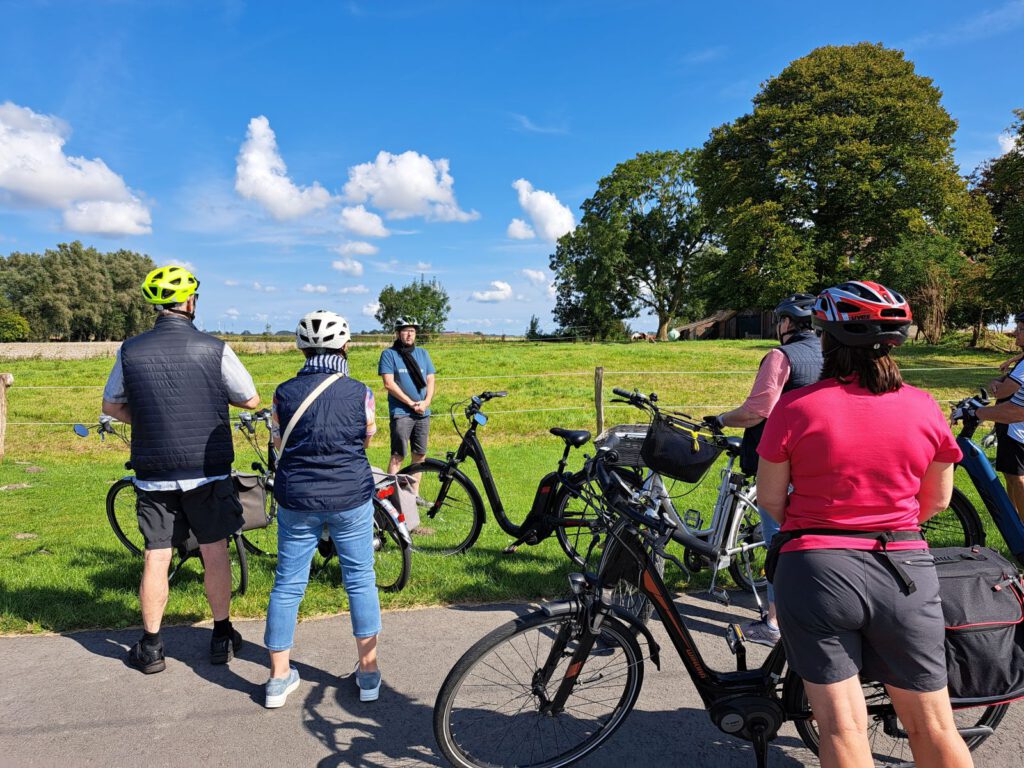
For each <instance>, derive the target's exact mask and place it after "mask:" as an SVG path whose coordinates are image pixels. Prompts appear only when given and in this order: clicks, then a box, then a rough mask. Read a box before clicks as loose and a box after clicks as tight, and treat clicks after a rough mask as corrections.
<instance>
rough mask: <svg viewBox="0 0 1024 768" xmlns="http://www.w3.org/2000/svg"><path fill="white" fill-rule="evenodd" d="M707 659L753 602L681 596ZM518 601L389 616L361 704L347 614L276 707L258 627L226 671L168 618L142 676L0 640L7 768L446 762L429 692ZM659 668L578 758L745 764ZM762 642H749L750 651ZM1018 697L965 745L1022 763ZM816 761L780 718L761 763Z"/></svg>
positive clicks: (299, 652)
mask: <svg viewBox="0 0 1024 768" xmlns="http://www.w3.org/2000/svg"><path fill="white" fill-rule="evenodd" d="M681 603H683V604H684V605H683V608H684V610H685V611H686V612H687V613H688V614H689V615H690V616H691V617H692V621H691V627H692V628H693V629H694V630H696V633H697V638H698V644H699V646H700V648H701V650H702V652H703V653H704V654H705V655H706V657H707V659H708V661H709V662H710V663H711V664H712V665H713V666H715V667H717V668H721V669H728V668H730V667H731V665H733V663H734V662H733V657H732V655H731V654H730V653H729V651H728V648H727V646H726V644H725V642H724V640H723V639H722V627H723V626H724V623H725V622H727V621H734V620H736V618H737V616H740V617H743V616H745V615H752V612H751V611H749V610H744V609H742V608H737V607H732V608H728V609H727V608H723V607H722V606H720V605H718V604H717V603H714V602H711V601H709V600H708V599H707V598H706V597H703V596H701V595H688V596H685V597H683V598H681ZM527 610H529V606H525V605H502V606H455V607H451V608H429V609H423V610H415V611H400V612H390V613H387V614H386V615H385V617H384V633H383V634H382V636H381V650H380V657H381V665H382V670H383V673H384V686H383V688H382V691H381V696H380V700H379V701H377V702H376V703H373V704H361V703H360V702H359V698H358V694H357V691H356V688H355V683H354V681H353V680H352V678H351V674H352V669H353V666H354V664H355V649H354V643H353V642H352V639H351V634H350V625H349V622H348V617H347V615H344V614H343V615H341V616H336V617H331V618H326V619H318V620H312V621H306V622H303V623H301V624H300V625H299V628H298V632H297V636H296V649H295V651H294V656H293V659H294V662H295V665H296V667H297V668H298V670H299V674H300V675H301V676H302V684H301V686H300V687H299V689H298V690H297V691H295V692H294V693H293V694H292V695H291V696H290V698H289V700H288V703H287V704H286V705H285V707H283V708H282V709H278V710H266V709H264V708H263V706H262V703H263V683H264V682H265V681H266V679H267V667H266V653H265V651H264V650H263V648H262V636H263V623H262V622H259V621H244V622H239V623H238V624H237V626H238V627H239V629H240V630H241V631H242V634H243V635H244V637H245V639H246V641H247V642H246V644H245V645H244V646H243V648H242V650H241V652H240V654H239V656H238V657H237V658H236V659H234V660H233V661H232V662H231V663H230V664H229V665H228V666H226V667H223V666H222V667H213V666H210V664H209V663H208V661H207V652H208V643H209V637H210V628H209V625H206V626H195V627H170V628H166V629H165V630H164V638H165V639H164V642H165V646H166V649H167V653H168V659H167V669H166V671H164V672H162V673H160V674H157V675H150V676H144V675H141V674H140V673H138V672H136V671H134V670H132V669H130V668H129V667H127V666H126V665H125V663H124V661H123V659H124V655H125V651H126V648H127V646H128V645H129V644H130V643H133V642H134V641H135V640H136V639H137V637H138V630H134V629H133V630H124V631H95V632H75V633H70V634H67V635H58V636H45V637H6V638H0V669H2V670H3V673H2V676H0V712H2V713H3V717H2V718H0V765H3V766H134V765H147V766H195V765H204V766H235V765H245V766H263V765H266V766H281V765H293V766H311V765H315V766H320V767H321V768H327V767H328V766H357V767H359V768H363V767H369V766H382V767H383V766H388V767H391V766H412V765H443V764H444V761H443V760H442V759H441V757H440V756H439V754H438V752H437V750H436V748H435V745H434V738H433V734H432V730H431V723H432V719H431V718H432V708H433V704H434V698H435V696H436V694H437V690H438V688H439V687H440V685H441V682H442V680H443V679H444V677H445V675H446V674H447V673H448V670H449V669H450V668H451V666H452V665H453V664H454V663H455V661H456V659H458V657H459V656H460V655H461V654H462V653H463V652H464V651H465V649H466V648H468V647H469V646H470V645H471V644H472V643H473V642H475V641H476V640H477V639H479V638H480V637H481V636H482V635H483V634H484V633H485V632H487V631H489V630H490V629H492V628H494V627H496V626H498V625H499V624H501V623H502V622H504V621H507V620H508V619H509V618H511V617H513V616H514V615H516V614H517V613H523V612H526V611H527ZM655 634H656V636H658V638H659V642H662V641H664V642H662V646H663V654H662V655H663V663H662V671H661V672H658V671H656V670H655V669H654V667H653V665H649V667H648V670H647V674H646V676H645V680H644V687H643V690H642V692H641V694H640V699H639V701H638V704H637V707H636V709H635V710H634V711H633V713H632V714H631V715H630V716H629V718H628V719H627V720H626V722H625V724H624V725H623V726H622V728H621V729H620V730H619V731H618V732H617V733H616V734H615V735H614V736H613V737H612V738H611V739H610V741H609V742H608V743H607V744H606V745H605V746H604V747H602V748H601V750H600V751H599V752H598V753H597V755H596V756H594V757H592V758H590V759H588V760H585V761H583V762H581V763H579V765H586V766H599V767H607V768H623V766H627V765H630V764H631V763H632V762H633V761H639V762H641V763H642V764H656V765H681V766H709V767H710V768H719V767H723V766H743V767H744V768H746V767H748V766H753V765H754V761H753V756H752V753H751V751H750V749H749V747H748V745H746V744H745V743H743V742H739V741H737V740H735V739H732V738H731V737H728V736H726V735H724V734H722V733H721V732H719V731H718V730H717V729H716V728H715V727H714V726H713V725H712V724H711V721H710V720H709V719H708V717H707V714H706V713H705V711H704V709H703V708H702V707H701V705H700V702H699V700H698V698H697V696H696V694H695V692H694V689H693V686H692V685H691V683H690V680H689V678H688V677H687V675H686V673H685V671H684V670H683V667H682V664H681V662H680V661H679V659H678V658H677V657H675V655H674V654H673V653H672V651H671V648H670V647H669V645H668V643H667V638H665V636H664V634H663V633H662V632H661V630H660V626H656V627H655ZM760 650H761V649H759V648H758V647H755V650H754V651H753V652H752V654H751V655H752V657H753V658H752V659H751V660H752V662H753V663H757V662H758V657H759V656H760V655H761V654H760V653H759V651H760ZM1022 726H1024V706H1022V705H1015V706H1012V707H1011V708H1010V712H1009V713H1008V715H1007V718H1006V719H1005V720H1004V721H1003V724H1002V726H1001V727H1000V728H999V729H998V730H997V731H996V733H995V734H994V735H993V736H992V737H991V738H990V739H989V740H988V741H987V742H986V743H985V744H984V745H982V747H981V748H980V750H979V751H978V752H977V753H975V755H976V759H977V763H978V765H979V766H984V767H985V768H1011V767H1012V768H1019V766H1021V765H1022V764H1024V759H1022V757H1021V756H1022V755H1024V727H1022ZM801 765H817V760H816V759H815V758H814V756H813V754H812V753H811V752H809V751H808V750H807V749H805V748H804V747H803V745H802V744H801V742H800V740H799V738H798V737H797V735H796V731H795V730H794V729H793V727H792V726H791V725H789V724H787V725H786V726H784V727H783V730H782V732H781V733H780V735H779V737H778V738H777V739H776V740H775V742H773V745H772V747H771V751H770V755H769V766H772V767H773V768H776V767H777V768H783V767H792V766H801Z"/></svg>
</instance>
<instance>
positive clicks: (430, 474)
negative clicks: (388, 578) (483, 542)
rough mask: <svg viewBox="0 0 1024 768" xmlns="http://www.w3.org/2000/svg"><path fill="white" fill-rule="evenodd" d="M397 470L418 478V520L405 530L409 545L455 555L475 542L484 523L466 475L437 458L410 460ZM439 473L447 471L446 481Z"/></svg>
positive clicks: (477, 496) (478, 500) (479, 502)
mask: <svg viewBox="0 0 1024 768" xmlns="http://www.w3.org/2000/svg"><path fill="white" fill-rule="evenodd" d="M398 473H399V474H401V475H412V476H417V478H418V479H417V500H416V503H417V505H419V513H420V524H419V525H418V526H417V527H416V528H415V529H413V530H412V531H410V532H409V533H410V535H411V536H412V546H413V549H415V550H416V551H417V552H422V553H424V554H429V555H457V554H459V553H460V552H465V551H466V550H467V549H469V548H470V547H472V546H473V544H475V543H476V540H477V539H478V538H479V537H480V530H481V529H482V528H483V524H484V503H483V500H482V499H481V498H480V493H479V492H478V491H477V489H476V486H474V485H473V483H472V482H470V480H469V478H468V477H466V476H465V475H464V474H463V473H462V472H460V471H459V470H458V469H449V468H448V465H447V464H446V463H445V462H443V461H438V460H437V459H427V460H426V461H423V462H421V463H419V464H410V465H409V466H408V467H404V468H402V469H400V470H398ZM442 473H447V480H446V481H442V479H441V475H442Z"/></svg>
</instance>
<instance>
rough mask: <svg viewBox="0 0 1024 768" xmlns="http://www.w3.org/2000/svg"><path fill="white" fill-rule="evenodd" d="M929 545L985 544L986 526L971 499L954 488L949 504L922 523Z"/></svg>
mask: <svg viewBox="0 0 1024 768" xmlns="http://www.w3.org/2000/svg"><path fill="white" fill-rule="evenodd" d="M921 532H922V533H923V534H924V537H925V539H926V540H927V541H928V546H929V547H973V546H974V545H975V544H977V545H979V546H981V545H984V544H985V526H984V525H982V522H981V518H980V517H979V516H978V512H977V510H976V509H975V508H974V505H973V504H971V502H970V500H968V498H967V497H966V496H964V494H963V492H962V491H961V490H960V489H959V488H954V489H953V496H952V498H951V499H950V500H949V506H948V507H947V508H946V509H944V510H943V511H942V512H940V513H939V514H937V515H935V517H931V518H929V519H928V520H925V521H924V522H923V523H921Z"/></svg>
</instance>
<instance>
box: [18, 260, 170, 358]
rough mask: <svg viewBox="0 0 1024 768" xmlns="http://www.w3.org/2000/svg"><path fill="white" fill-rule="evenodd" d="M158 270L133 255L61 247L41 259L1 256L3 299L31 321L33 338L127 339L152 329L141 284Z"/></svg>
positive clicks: (78, 339) (148, 262) (149, 313)
mask: <svg viewBox="0 0 1024 768" xmlns="http://www.w3.org/2000/svg"><path fill="white" fill-rule="evenodd" d="M154 267H155V265H154V264H153V262H152V260H151V259H150V258H149V257H148V256H144V255H141V254H138V253H134V252H132V251H124V250H121V251H116V252H113V253H100V252H99V251H97V250H96V249H95V248H86V247H84V246H83V245H82V244H81V243H80V242H78V241H76V242H73V243H61V244H60V245H58V246H57V247H56V248H55V249H50V250H47V251H46V252H45V253H43V254H42V255H40V254H35V253H17V252H15V253H12V254H10V255H9V256H8V257H6V258H0V296H2V297H3V298H4V300H5V301H6V302H7V303H8V304H9V305H10V307H11V308H12V309H13V310H14V311H16V312H17V313H18V314H19V315H21V316H22V317H24V318H25V319H26V320H27V321H28V323H29V326H30V328H31V337H32V338H33V339H36V340H47V339H66V340H70V341H89V340H107V339H124V338H127V337H128V336H132V335H134V334H136V333H140V332H141V331H144V330H146V329H148V328H149V327H151V326H152V322H153V320H152V318H153V310H152V307H150V306H149V305H148V304H146V302H145V300H144V299H143V298H142V292H141V290H140V286H141V285H142V280H143V278H144V277H145V276H146V273H147V272H148V271H149V270H151V269H153V268H154Z"/></svg>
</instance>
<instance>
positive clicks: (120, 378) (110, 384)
mask: <svg viewBox="0 0 1024 768" xmlns="http://www.w3.org/2000/svg"><path fill="white" fill-rule="evenodd" d="M103 399H104V400H106V401H107V402H108V403H127V402H128V393H127V392H125V389H124V371H123V370H122V368H121V350H117V356H116V357H115V358H114V367H113V368H111V369H110V375H109V376H108V377H107V383H106V386H104V387H103Z"/></svg>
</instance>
